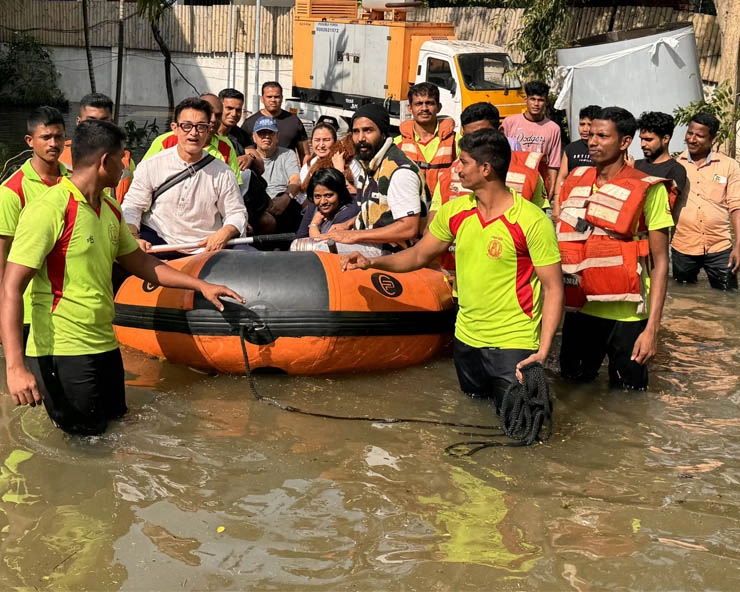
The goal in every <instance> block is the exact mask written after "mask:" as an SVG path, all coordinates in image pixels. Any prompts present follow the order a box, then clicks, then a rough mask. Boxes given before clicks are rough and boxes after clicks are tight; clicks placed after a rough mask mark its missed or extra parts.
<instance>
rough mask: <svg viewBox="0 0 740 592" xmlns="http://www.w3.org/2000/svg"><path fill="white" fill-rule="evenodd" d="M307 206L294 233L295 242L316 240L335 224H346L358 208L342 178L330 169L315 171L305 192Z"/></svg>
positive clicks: (334, 170) (358, 210)
mask: <svg viewBox="0 0 740 592" xmlns="http://www.w3.org/2000/svg"><path fill="white" fill-rule="evenodd" d="M306 193H307V195H308V206H307V207H306V210H305V212H304V213H303V220H302V221H301V225H300V227H299V228H298V232H296V237H297V238H306V237H311V238H319V237H320V236H321V235H322V234H326V233H327V232H328V230H329V229H330V228H331V227H332V226H333V225H334V224H339V223H345V224H346V223H348V222H349V221H351V220H354V218H355V217H356V216H357V214H358V213H359V212H360V208H359V207H358V206H357V204H355V203H354V202H353V200H352V196H351V195H350V193H349V191H348V189H347V184H346V180H345V178H344V175H343V174H342V173H340V172H339V171H338V170H337V169H334V168H325V169H319V170H317V171H316V172H315V173H314V174H313V175H312V176H311V180H310V181H309V182H308V187H307V190H306Z"/></svg>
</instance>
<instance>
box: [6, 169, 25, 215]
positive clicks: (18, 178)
mask: <svg viewBox="0 0 740 592" xmlns="http://www.w3.org/2000/svg"><path fill="white" fill-rule="evenodd" d="M25 176H26V175H25V173H24V172H23V171H22V170H20V169H18V171H17V172H15V173H14V174H13V176H12V177H10V179H8V181H7V183H5V186H6V187H7V188H8V189H10V190H11V191H12V192H13V193H15V194H16V195H17V196H18V198H19V199H20V200H21V209H23V208H25V207H26V195H25V194H24V193H23V179H24V178H25Z"/></svg>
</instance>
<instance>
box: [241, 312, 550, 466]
mask: <svg viewBox="0 0 740 592" xmlns="http://www.w3.org/2000/svg"><path fill="white" fill-rule="evenodd" d="M263 324H264V323H263ZM254 325H255V322H254V321H250V322H248V323H243V324H242V325H241V326H240V327H239V343H240V345H241V348H242V356H243V358H244V371H245V376H246V377H247V381H248V382H249V389H250V391H251V392H252V396H253V397H254V399H255V400H256V401H259V402H261V403H267V404H268V405H272V406H273V407H277V408H278V409H282V410H283V411H288V412H290V413H299V414H301V415H307V416H309V417H319V418H321V419H337V420H341V421H367V422H370V423H382V424H397V423H415V424H426V425H435V426H443V427H452V428H466V429H478V430H498V431H502V432H503V428H502V426H495V425H494V426H492V425H478V424H469V423H460V422H455V421H440V420H436V419H421V418H416V417H368V416H366V415H334V414H332V413H320V412H317V411H307V410H305V409H300V408H298V407H293V406H292V405H286V404H285V403H282V402H281V401H278V400H277V399H273V398H272V397H266V396H265V395H263V394H262V393H260V392H259V390H258V389H257V384H256V383H255V380H254V374H253V373H252V368H251V366H250V364H249V354H248V353H247V332H248V331H249V330H250V329H252V330H253V329H254ZM510 390H511V389H510ZM507 394H508V393H507ZM530 425H531V424H530ZM459 433H460V434H461V435H468V436H473V435H477V436H484V437H486V438H491V437H497V436H504V435H505V434H504V433H501V434H470V433H465V432H459ZM548 435H549V434H548ZM527 445H528V442H527V441H526V440H518V441H516V442H502V441H499V440H471V441H466V442H457V443H455V444H451V445H450V446H447V447H446V448H445V452H446V453H447V454H449V455H450V456H456V457H465V456H472V455H474V454H475V453H476V452H479V451H481V450H484V449H486V448H493V447H497V446H514V447H518V446H527Z"/></svg>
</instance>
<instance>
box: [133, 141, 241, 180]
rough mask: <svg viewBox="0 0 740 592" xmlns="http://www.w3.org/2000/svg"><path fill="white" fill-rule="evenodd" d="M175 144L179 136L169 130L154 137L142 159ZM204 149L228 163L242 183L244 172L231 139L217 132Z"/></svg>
mask: <svg viewBox="0 0 740 592" xmlns="http://www.w3.org/2000/svg"><path fill="white" fill-rule="evenodd" d="M174 146H177V136H176V135H175V132H167V133H166V134H162V135H160V136H157V137H156V138H154V141H153V142H152V145H151V146H149V150H147V151H146V154H145V155H144V156H143V157H142V159H141V161H142V162H143V161H145V160H146V159H147V158H150V157H152V156H154V155H155V154H157V153H159V152H162V150H166V149H167V148H173V147H174ZM203 150H205V151H206V152H207V153H208V154H210V155H211V156H213V157H214V158H218V159H219V160H221V161H223V162H225V163H226V164H228V165H229V167H230V168H231V170H232V171H234V174H235V175H236V180H237V182H238V183H239V185H241V184H242V172H241V171H240V170H239V160H238V159H237V156H236V150H235V149H234V145H233V144H232V143H231V140H229V139H228V138H225V137H224V136H219V135H218V134H215V135H214V136H213V137H212V138H211V141H210V142H208V144H206V145H205V146H203Z"/></svg>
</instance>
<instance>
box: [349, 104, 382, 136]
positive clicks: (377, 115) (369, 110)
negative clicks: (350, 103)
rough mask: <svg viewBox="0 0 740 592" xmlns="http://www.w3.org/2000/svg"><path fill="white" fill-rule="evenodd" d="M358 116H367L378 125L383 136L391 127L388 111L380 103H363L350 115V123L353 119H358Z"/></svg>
mask: <svg viewBox="0 0 740 592" xmlns="http://www.w3.org/2000/svg"><path fill="white" fill-rule="evenodd" d="M360 117H367V118H368V119H369V120H370V121H372V122H373V123H374V124H375V125H377V126H378V129H379V130H380V133H381V134H383V135H384V136H387V135H388V132H389V131H390V127H391V119H390V116H389V115H388V111H386V110H385V107H383V106H382V105H379V104H378V103H366V104H364V105H363V106H362V107H360V108H359V109H357V111H355V114H354V115H353V116H352V123H354V122H355V120H356V119H359V118H360Z"/></svg>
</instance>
